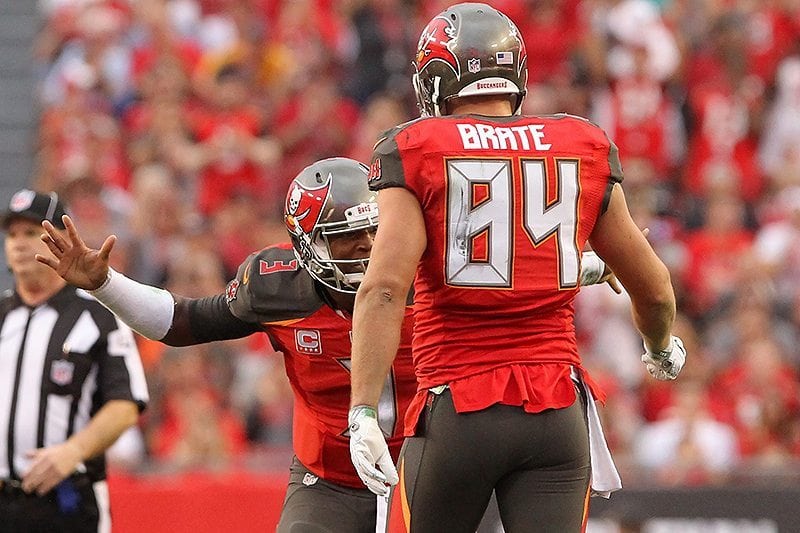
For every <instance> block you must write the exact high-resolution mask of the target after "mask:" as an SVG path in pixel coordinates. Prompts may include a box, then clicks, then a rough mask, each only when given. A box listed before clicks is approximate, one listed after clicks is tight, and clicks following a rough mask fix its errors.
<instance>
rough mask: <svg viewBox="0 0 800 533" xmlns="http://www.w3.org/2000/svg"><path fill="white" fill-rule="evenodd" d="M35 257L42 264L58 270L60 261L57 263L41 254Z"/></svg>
mask: <svg viewBox="0 0 800 533" xmlns="http://www.w3.org/2000/svg"><path fill="white" fill-rule="evenodd" d="M34 257H35V258H36V260H37V261H39V262H40V263H43V264H45V265H47V266H49V267H50V268H52V269H53V270H58V261H56V260H55V259H53V258H52V257H46V256H44V255H41V254H36V255H35V256H34Z"/></svg>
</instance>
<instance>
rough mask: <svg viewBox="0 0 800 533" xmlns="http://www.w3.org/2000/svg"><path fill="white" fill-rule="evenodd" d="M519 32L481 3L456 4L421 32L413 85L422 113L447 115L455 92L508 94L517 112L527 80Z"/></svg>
mask: <svg viewBox="0 0 800 533" xmlns="http://www.w3.org/2000/svg"><path fill="white" fill-rule="evenodd" d="M527 59H528V54H527V52H526V50H525V43H524V42H523V40H522V34H521V33H520V32H519V30H518V29H517V26H516V25H515V24H514V23H513V22H512V21H511V19H509V18H508V17H507V16H506V15H504V14H503V13H501V12H500V11H498V10H497V9H495V8H493V7H491V6H488V5H486V4H474V3H464V4H456V5H454V6H451V7H450V8H448V9H446V10H445V11H443V12H441V13H440V14H438V15H437V16H435V17H434V18H433V19H432V20H431V21H430V22H429V23H428V25H427V26H426V27H425V29H424V30H422V35H420V38H419V44H417V55H416V57H415V58H414V68H415V70H416V72H415V73H414V77H413V83H414V92H415V93H416V95H417V105H418V107H419V110H420V114H421V115H422V116H440V115H443V114H446V112H445V104H446V103H447V101H448V100H449V99H451V98H457V97H460V96H474V95H491V94H508V95H512V104H511V105H512V106H513V109H514V113H515V114H516V113H519V111H520V108H521V107H522V99H523V98H524V97H525V91H526V89H525V86H526V84H527V82H528V67H527Z"/></svg>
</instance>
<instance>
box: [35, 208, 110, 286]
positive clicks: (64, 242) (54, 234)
mask: <svg viewBox="0 0 800 533" xmlns="http://www.w3.org/2000/svg"><path fill="white" fill-rule="evenodd" d="M61 220H62V221H63V222H64V226H65V228H66V233H67V235H66V237H67V238H65V237H64V235H63V233H62V232H60V231H58V230H57V229H56V228H55V226H53V224H51V223H50V222H49V221H47V220H45V221H43V222H42V228H44V231H45V233H43V234H42V237H41V238H42V241H43V242H44V243H45V244H46V245H47V247H48V248H49V249H50V252H52V254H53V257H48V256H44V255H41V254H36V260H37V261H39V262H40V263H44V264H45V265H47V266H49V267H50V268H52V269H53V270H55V271H56V272H57V273H58V275H59V276H61V277H62V278H64V280H65V281H66V282H67V283H69V284H70V285H74V286H76V287H80V288H81V289H86V290H94V289H97V288H98V287H100V285H102V284H103V282H105V280H106V277H107V276H108V260H109V256H110V255H111V249H112V248H114V243H115V242H117V237H116V236H115V235H109V236H108V237H107V238H106V240H105V242H104V243H103V246H101V247H100V249H99V250H94V249H92V248H89V247H88V246H86V244H85V243H84V242H83V239H82V238H81V236H80V235H79V234H78V230H77V229H76V228H75V224H74V223H73V222H72V219H71V218H70V217H69V216H67V215H64V216H63V217H62V218H61Z"/></svg>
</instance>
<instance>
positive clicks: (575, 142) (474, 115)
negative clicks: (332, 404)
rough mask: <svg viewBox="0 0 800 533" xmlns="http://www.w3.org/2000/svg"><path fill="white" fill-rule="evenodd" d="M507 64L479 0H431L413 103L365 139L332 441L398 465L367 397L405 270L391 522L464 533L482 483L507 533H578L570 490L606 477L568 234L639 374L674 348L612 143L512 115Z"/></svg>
mask: <svg viewBox="0 0 800 533" xmlns="http://www.w3.org/2000/svg"><path fill="white" fill-rule="evenodd" d="M526 59H527V54H526V50H525V45H524V43H523V41H522V37H521V35H520V34H519V31H518V30H517V28H516V26H515V25H514V24H513V22H511V21H510V20H509V19H508V18H507V17H506V16H505V15H503V14H502V13H500V12H499V11H497V10H496V9H494V8H492V7H490V6H488V5H485V4H472V3H468V4H458V5H455V6H453V7H451V8H449V9H447V10H446V11H444V12H443V13H441V14H440V15H439V16H437V17H435V18H434V19H433V20H432V21H431V22H430V23H429V24H428V26H427V27H426V28H425V30H424V31H423V32H422V36H421V38H420V41H419V47H418V52H417V56H416V60H415V67H416V74H415V76H414V87H415V90H416V93H417V100H418V103H419V106H420V109H421V111H422V115H423V117H422V118H421V119H418V120H416V121H412V122H409V123H406V124H403V125H401V126H398V127H397V128H394V129H393V130H390V131H389V132H388V133H387V134H386V135H385V136H384V137H383V138H381V139H380V140H379V141H378V143H377V145H376V147H375V151H374V154H373V160H372V167H371V170H370V176H369V183H370V188H371V189H373V190H380V191H381V193H380V195H379V196H378V205H379V209H380V213H381V226H380V228H379V229H378V232H377V236H376V240H375V245H374V248H373V252H372V255H371V260H370V268H369V270H367V273H366V275H365V277H364V280H363V282H362V284H361V285H360V287H359V291H358V295H357V297H356V305H355V314H354V320H353V325H354V328H353V354H352V365H353V368H352V374H351V377H352V399H351V403H352V408H351V411H350V423H351V425H350V439H351V440H350V453H351V456H352V459H353V463H354V465H355V467H356V470H357V471H358V472H359V475H360V477H361V479H362V480H363V481H364V482H365V483H366V484H367V485H368V486H369V487H370V488H372V487H375V486H376V483H380V484H382V483H386V484H392V482H393V481H395V480H396V479H398V475H397V472H396V471H395V469H394V467H393V465H392V464H391V463H389V462H387V461H386V460H385V459H382V458H385V457H386V455H387V454H386V451H385V450H386V445H385V443H384V442H383V436H382V434H381V432H380V431H379V429H378V426H377V424H376V418H375V407H376V405H377V404H378V399H379V393H380V383H381V382H382V381H383V379H384V376H385V375H386V373H387V370H388V369H389V367H390V363H391V361H392V360H393V358H394V355H395V352H396V349H397V346H398V344H399V343H400V342H401V341H402V338H403V337H402V335H401V333H402V323H403V317H404V314H405V298H404V295H405V294H406V293H407V291H408V289H409V286H410V285H411V283H412V281H413V282H414V293H415V303H414V320H415V326H414V335H413V341H412V348H413V354H414V356H413V357H414V365H415V371H416V374H417V378H418V380H419V383H420V390H419V392H418V393H417V396H416V398H415V399H414V401H413V402H412V405H411V407H410V408H409V411H408V412H407V413H406V435H407V436H409V437H410V438H409V439H408V440H407V441H406V444H405V446H404V448H403V452H402V454H401V460H400V463H399V470H400V476H399V481H400V487H401V488H400V490H399V491H398V492H399V495H398V494H395V496H394V502H395V503H397V502H398V501H399V505H398V506H395V505H393V511H394V510H395V508H397V509H400V513H401V515H402V518H403V522H404V527H405V528H408V529H410V530H411V531H423V532H427V531H448V532H460V531H463V532H469V531H474V529H475V526H476V525H477V523H478V521H479V520H480V517H481V514H482V512H483V509H484V508H485V506H486V503H487V502H488V501H489V497H490V495H491V493H492V491H493V490H495V491H496V494H497V500H498V504H499V509H500V516H501V518H502V521H503V525H504V527H505V530H506V531H507V532H508V533H511V532H514V531H525V532H530V531H580V530H582V529H583V528H584V527H585V521H586V518H587V508H588V505H587V502H588V496H589V494H590V488H591V489H593V490H594V491H595V492H598V493H605V494H607V493H609V492H611V491H613V490H616V489H618V488H619V487H620V483H619V478H618V476H617V473H616V469H615V468H614V465H613V462H612V461H611V458H610V456H609V455H608V451H607V448H606V446H605V442H604V439H603V438H602V429H601V428H600V425H599V421H598V420H597V413H596V409H595V401H594V399H595V398H596V397H598V396H600V394H601V393H600V391H598V390H597V388H596V387H594V386H593V385H592V383H591V380H590V379H589V377H588V376H587V375H586V373H585V372H584V370H583V368H582V365H581V359H580V357H579V355H578V352H577V344H576V338H575V328H574V323H573V300H574V298H575V295H576V294H577V292H578V290H579V289H580V286H581V251H582V249H583V248H584V246H585V244H586V243H587V242H590V243H591V244H592V246H593V247H594V248H595V250H596V251H597V252H598V255H600V257H602V258H604V259H605V260H606V261H607V263H608V265H609V266H610V267H611V269H612V270H614V272H615V273H616V274H617V277H618V278H619V279H620V281H621V282H622V283H623V285H624V286H625V288H626V289H627V290H628V293H629V294H630V296H631V300H632V304H633V313H634V318H635V321H636V324H637V327H638V328H639V330H640V332H641V334H642V336H643V339H644V346H645V354H644V355H643V357H642V360H643V362H644V363H645V364H646V367H647V369H648V371H649V372H650V373H651V374H652V375H653V376H654V377H655V378H657V379H674V378H675V377H677V374H678V372H679V371H680V369H681V368H682V366H683V364H684V361H685V352H684V350H683V347H682V343H681V342H680V340H679V339H677V337H674V336H672V335H671V334H670V329H671V326H672V322H673V319H674V314H675V300H674V294H673V291H672V286H671V283H670V278H669V273H668V271H667V269H666V267H665V266H664V265H663V263H662V262H661V261H660V260H659V259H658V257H656V255H655V253H654V252H653V250H652V249H651V248H650V246H649V244H648V243H647V241H646V240H645V238H644V237H643V235H642V233H641V232H640V231H639V230H638V228H637V227H636V226H635V224H634V223H633V221H632V219H631V217H630V214H629V213H628V209H627V206H626V204H625V200H624V196H623V193H622V189H621V186H620V182H621V181H622V169H621V166H620V163H619V157H618V154H617V150H616V147H615V146H614V144H613V143H612V142H611V141H610V140H609V139H608V138H607V136H606V134H605V133H604V132H603V131H602V130H601V129H600V128H598V127H597V126H595V125H593V124H591V123H590V122H588V121H586V120H584V119H581V118H578V117H573V116H568V115H554V116H546V117H534V116H521V115H518V114H517V113H518V111H519V109H520V106H521V104H522V99H523V97H524V95H525V83H526V79H527V71H526ZM618 269H619V270H618ZM378 489H379V490H378V492H379V493H381V492H383V491H385V485H384V486H380V485H378Z"/></svg>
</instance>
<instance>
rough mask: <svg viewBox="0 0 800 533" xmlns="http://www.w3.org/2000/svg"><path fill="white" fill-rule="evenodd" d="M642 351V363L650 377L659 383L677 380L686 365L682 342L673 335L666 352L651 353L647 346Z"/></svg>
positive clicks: (684, 349)
mask: <svg viewBox="0 0 800 533" xmlns="http://www.w3.org/2000/svg"><path fill="white" fill-rule="evenodd" d="M644 350H645V351H644V354H643V355H642V362H643V363H644V365H645V366H646V367H647V371H648V372H650V375H651V376H653V377H654V378H656V379H657V380H659V381H671V380H673V379H675V378H677V377H678V374H679V373H680V371H681V369H682V368H683V365H684V364H685V363H686V348H684V347H683V341H682V340H680V339H679V338H678V337H676V336H675V335H672V336H671V337H670V341H669V347H668V348H667V349H666V350H661V351H658V352H651V351H650V350H649V349H648V348H647V346H645V347H644Z"/></svg>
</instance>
